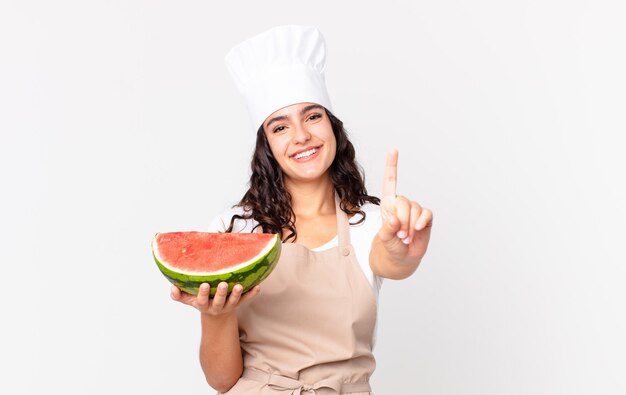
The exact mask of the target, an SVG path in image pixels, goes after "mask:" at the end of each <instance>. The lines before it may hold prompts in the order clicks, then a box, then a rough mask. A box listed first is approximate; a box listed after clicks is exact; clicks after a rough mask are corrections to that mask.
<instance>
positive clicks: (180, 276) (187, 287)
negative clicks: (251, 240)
mask: <svg viewBox="0 0 626 395" xmlns="http://www.w3.org/2000/svg"><path fill="white" fill-rule="evenodd" d="M281 246H282V244H281V241H280V238H279V237H278V235H276V236H275V238H274V245H273V246H272V248H271V249H270V250H269V251H268V252H267V253H266V254H265V255H263V256H262V257H260V258H259V259H257V260H255V261H252V262H250V263H249V264H248V265H246V266H244V267H242V268H239V269H238V270H235V271H233V272H228V273H220V274H215V275H212V274H203V275H193V274H188V273H180V272H176V271H174V270H172V269H170V268H168V267H167V266H165V265H164V264H163V263H161V262H160V261H159V259H158V258H157V256H156V254H155V253H154V250H153V251H152V257H153V258H154V261H155V262H156V264H157V266H158V267H159V270H160V271H161V273H163V275H164V276H165V278H167V279H168V280H169V281H170V282H171V283H172V284H174V285H175V286H177V287H178V288H180V289H181V290H182V291H184V292H187V293H190V294H192V295H197V294H198V289H199V288H200V285H201V284H202V283H209V284H210V285H211V291H210V295H211V296H215V292H216V291H217V285H218V284H219V283H220V282H222V281H224V282H226V283H228V293H229V294H230V292H231V291H232V290H233V287H234V286H235V285H236V284H241V285H242V286H243V292H247V291H249V290H250V289H252V288H253V287H254V286H256V285H258V284H260V283H261V282H262V281H263V280H265V279H266V278H267V276H269V274H270V273H271V272H272V270H274V267H275V266H276V264H277V263H278V258H279V257H280V251H281Z"/></svg>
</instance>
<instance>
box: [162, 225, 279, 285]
mask: <svg viewBox="0 0 626 395" xmlns="http://www.w3.org/2000/svg"><path fill="white" fill-rule="evenodd" d="M280 250H281V242H280V238H279V237H278V235H275V234H264V233H209V232H170V233H157V234H156V235H155V236H154V239H153V240H152V254H153V257H154V259H155V261H156V263H157V265H158V267H159V269H160V270H161V272H162V273H163V274H164V275H165V277H167V279H168V280H169V281H170V282H172V283H173V284H175V285H176V286H178V287H179V288H180V289H182V290H183V291H185V292H188V293H192V294H197V293H198V287H199V286H200V284H202V283H204V282H207V283H209V284H211V295H214V294H215V288H216V287H217V284H219V283H220V282H221V281H225V282H227V283H228V285H229V292H230V291H231V290H232V287H234V286H235V285H236V284H241V285H242V286H243V287H244V292H245V291H247V290H249V289H251V288H252V287H253V286H254V285H256V284H258V283H260V282H261V281H263V280H264V279H265V278H266V277H267V276H268V275H269V274H270V272H271V271H272V270H273V269H274V266H275V265H276V263H277V261H278V257H279V256H280Z"/></svg>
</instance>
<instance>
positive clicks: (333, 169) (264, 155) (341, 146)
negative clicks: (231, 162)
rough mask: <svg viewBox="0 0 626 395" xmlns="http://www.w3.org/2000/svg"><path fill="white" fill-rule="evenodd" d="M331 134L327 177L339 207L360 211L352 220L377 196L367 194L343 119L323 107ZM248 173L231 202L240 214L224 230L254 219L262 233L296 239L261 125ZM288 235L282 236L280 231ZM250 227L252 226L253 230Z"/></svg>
mask: <svg viewBox="0 0 626 395" xmlns="http://www.w3.org/2000/svg"><path fill="white" fill-rule="evenodd" d="M326 115H327V116H328V118H329V119H330V123H331V125H332V129H333V134H334V135H335V139H336V141H337V151H336V154H335V159H334V160H333V163H332V164H331V166H330V178H331V180H332V183H333V185H334V187H335V191H336V192H337V195H338V196H339V199H340V204H339V206H340V208H341V210H343V211H344V212H345V213H346V214H348V215H354V214H360V215H361V218H360V219H359V220H358V221H357V222H355V223H353V224H354V225H356V224H359V223H361V222H363V221H364V220H365V212H364V211H363V210H361V206H362V205H363V204H365V203H366V202H369V203H373V204H377V205H378V204H380V199H379V198H377V197H375V196H370V195H368V194H367V189H366V188H365V181H364V176H363V169H362V168H361V166H359V164H358V163H357V161H356V159H355V153H354V146H353V145H352V143H351V142H350V140H349V139H348V134H347V133H346V130H345V129H344V127H343V122H341V120H339V119H338V118H337V117H335V116H334V115H333V114H332V113H331V112H330V111H328V110H326ZM251 168H252V175H251V176H250V182H249V185H250V188H249V189H248V191H247V192H246V193H245V194H244V195H243V198H241V201H240V202H239V203H237V204H236V205H235V207H236V206H239V207H242V208H243V209H244V213H243V215H237V214H235V215H233V217H232V218H231V219H230V225H229V227H228V229H227V230H226V232H232V231H233V228H234V223H235V220H237V219H244V220H248V219H254V220H255V221H256V222H258V224H257V225H256V226H255V229H256V228H257V227H259V226H260V227H261V229H262V230H263V232H264V233H278V234H279V235H280V237H281V239H283V241H288V240H290V239H293V241H295V240H296V239H297V238H298V232H297V231H296V226H295V223H294V221H295V213H294V212H293V208H292V207H291V195H290V194H289V192H288V191H287V190H286V189H285V186H284V184H283V172H282V170H281V168H280V166H279V165H278V163H277V162H276V159H274V156H273V155H272V151H271V149H270V147H269V144H268V142H267V137H266V136H265V131H264V130H263V125H261V127H260V128H259V130H258V131H257V136H256V147H255V149H254V154H253V155H252V163H251ZM285 229H286V230H288V231H289V234H288V235H287V236H286V237H284V234H283V230H285ZM253 230H254V229H253Z"/></svg>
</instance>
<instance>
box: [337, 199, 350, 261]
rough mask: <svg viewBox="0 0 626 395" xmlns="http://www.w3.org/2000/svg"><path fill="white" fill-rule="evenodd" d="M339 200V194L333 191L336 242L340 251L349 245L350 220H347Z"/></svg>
mask: <svg viewBox="0 0 626 395" xmlns="http://www.w3.org/2000/svg"><path fill="white" fill-rule="evenodd" d="M340 202H341V200H340V199H339V195H338V194H337V192H335V211H336V212H337V238H338V240H337V244H338V245H339V249H340V251H342V253H343V251H344V250H345V249H346V248H348V247H349V246H350V222H349V220H348V214H346V213H345V211H343V210H342V209H341V207H340V204H339V203H340Z"/></svg>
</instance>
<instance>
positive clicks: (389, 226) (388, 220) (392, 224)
mask: <svg viewBox="0 0 626 395" xmlns="http://www.w3.org/2000/svg"><path fill="white" fill-rule="evenodd" d="M382 220H383V224H382V226H381V227H380V230H379V231H378V237H379V238H380V240H381V241H383V242H388V241H390V240H393V239H394V238H395V237H396V233H397V232H398V231H399V230H400V220H399V219H398V217H396V215H395V214H394V213H392V212H389V211H387V212H385V214H384V215H383V216H382Z"/></svg>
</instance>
